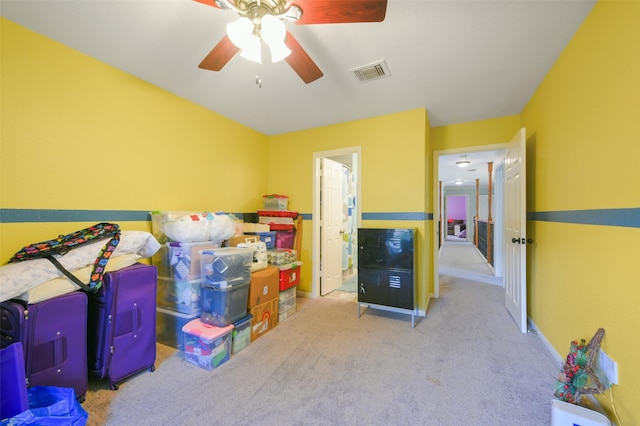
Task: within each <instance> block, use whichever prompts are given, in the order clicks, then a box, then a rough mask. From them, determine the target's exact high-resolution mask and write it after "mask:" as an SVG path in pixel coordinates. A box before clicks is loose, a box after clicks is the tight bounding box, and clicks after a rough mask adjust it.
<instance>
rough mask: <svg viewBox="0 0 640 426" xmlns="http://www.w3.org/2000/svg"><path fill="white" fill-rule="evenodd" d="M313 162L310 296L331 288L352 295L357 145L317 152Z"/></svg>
mask: <svg viewBox="0 0 640 426" xmlns="http://www.w3.org/2000/svg"><path fill="white" fill-rule="evenodd" d="M313 161H314V176H313V191H314V196H313V235H312V246H313V248H312V259H313V270H312V290H311V297H318V296H320V295H326V294H329V293H331V292H333V291H334V290H338V291H341V292H352V293H353V295H354V297H355V294H356V291H357V267H358V265H357V252H358V251H357V230H358V227H359V226H360V223H361V212H360V206H359V200H360V185H359V182H360V147H351V148H344V149H339V150H333V151H322V152H316V153H314V155H313ZM329 171H330V172H329ZM329 180H330V181H331V182H329ZM323 191H324V193H323ZM336 224H337V227H338V229H337V231H336V229H335V228H336ZM336 232H337V233H336ZM336 237H337V239H338V240H339V241H338V242H337V243H336V242H335V240H336Z"/></svg>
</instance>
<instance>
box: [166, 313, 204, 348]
mask: <svg viewBox="0 0 640 426" xmlns="http://www.w3.org/2000/svg"><path fill="white" fill-rule="evenodd" d="M198 316H199V314H184V313H180V312H175V311H172V310H170V309H163V308H156V341H157V342H158V343H162V344H163V345H167V346H170V347H172V348H176V349H178V350H180V351H184V333H183V331H182V327H184V326H185V325H186V324H187V323H189V322H190V321H193V320H194V319H197V318H198Z"/></svg>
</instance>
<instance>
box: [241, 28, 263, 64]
mask: <svg viewBox="0 0 640 426" xmlns="http://www.w3.org/2000/svg"><path fill="white" fill-rule="evenodd" d="M240 56H242V57H243V58H246V59H248V60H250V61H253V62H257V63H259V64H261V63H262V49H261V46H260V39H259V38H258V37H257V36H255V35H253V36H251V37H249V41H248V42H247V44H246V45H245V47H244V49H242V53H240Z"/></svg>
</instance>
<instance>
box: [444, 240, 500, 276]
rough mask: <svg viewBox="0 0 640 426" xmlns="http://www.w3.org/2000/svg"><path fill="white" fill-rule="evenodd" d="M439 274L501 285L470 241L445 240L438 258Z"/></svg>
mask: <svg viewBox="0 0 640 426" xmlns="http://www.w3.org/2000/svg"><path fill="white" fill-rule="evenodd" d="M438 272H439V273H440V275H449V276H452V277H457V278H464V279H467V280H472V281H478V282H482V283H486V284H494V285H499V286H502V284H503V280H502V277H496V276H495V274H494V271H493V269H492V268H491V267H490V266H489V264H488V263H487V261H486V259H485V258H484V257H483V256H482V254H480V251H478V249H477V248H476V247H475V246H474V245H473V243H471V242H466V241H451V240H445V242H444V245H443V246H442V249H441V251H440V258H439V260H438Z"/></svg>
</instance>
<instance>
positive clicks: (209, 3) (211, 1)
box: [195, 0, 220, 9]
mask: <svg viewBox="0 0 640 426" xmlns="http://www.w3.org/2000/svg"><path fill="white" fill-rule="evenodd" d="M195 1H197V2H199V3H202V4H206V5H207V6H213V7H217V8H218V9H220V6H218V5H217V4H216V2H215V1H214V0H195Z"/></svg>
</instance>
